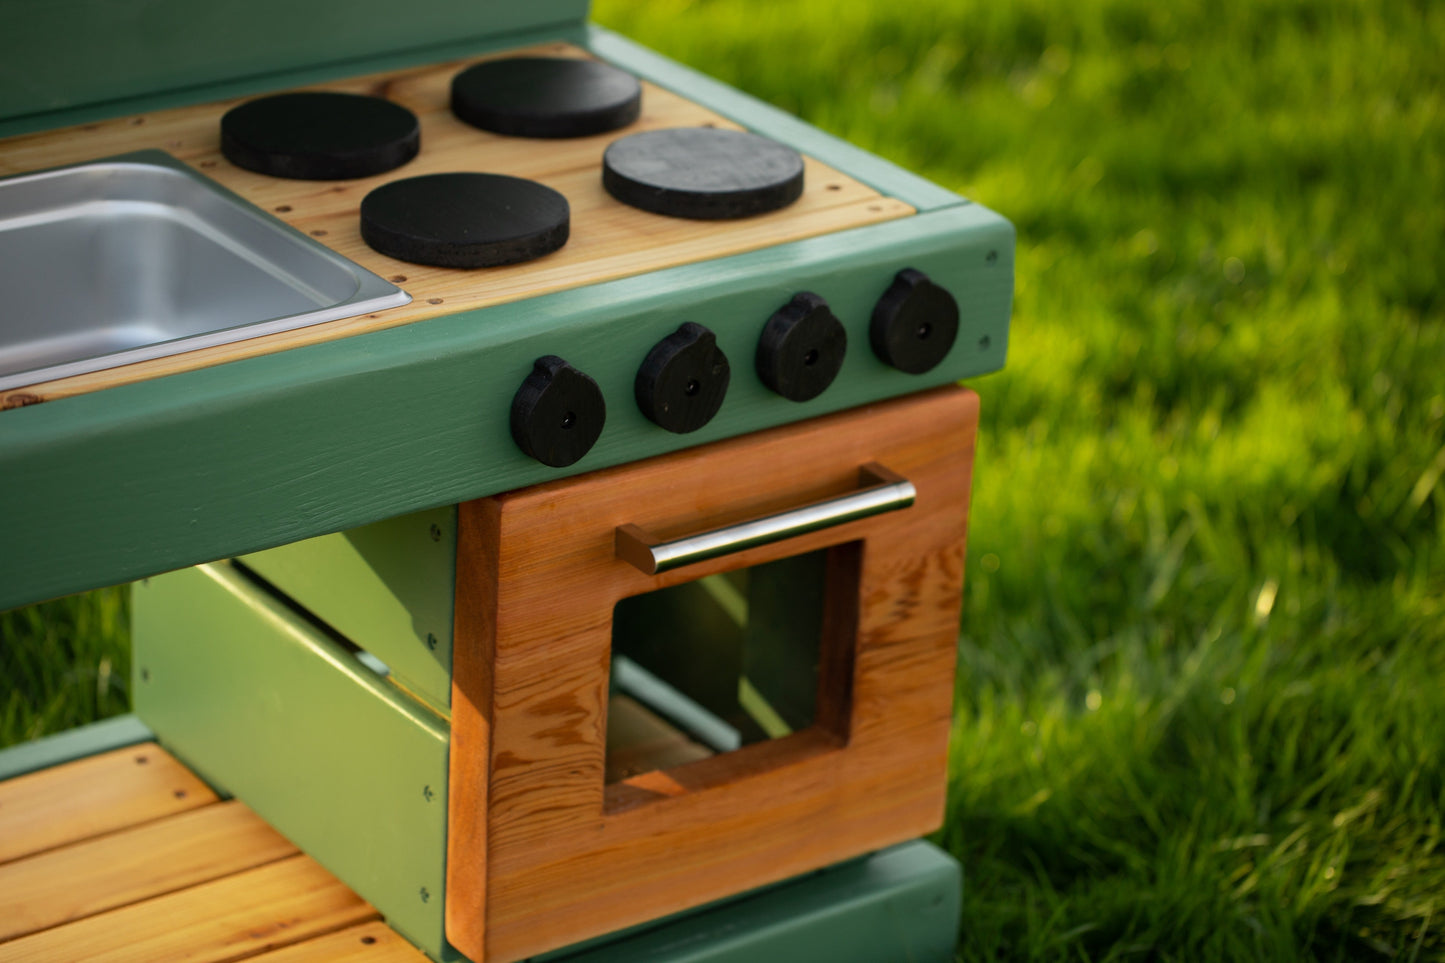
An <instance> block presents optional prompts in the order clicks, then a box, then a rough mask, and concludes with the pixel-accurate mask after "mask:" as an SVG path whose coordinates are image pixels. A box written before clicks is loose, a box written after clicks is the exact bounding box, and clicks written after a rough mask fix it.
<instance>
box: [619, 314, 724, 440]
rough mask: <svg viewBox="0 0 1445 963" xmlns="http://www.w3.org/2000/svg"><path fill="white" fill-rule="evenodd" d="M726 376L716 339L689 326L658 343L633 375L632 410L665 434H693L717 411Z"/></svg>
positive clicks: (699, 329) (688, 323)
mask: <svg viewBox="0 0 1445 963" xmlns="http://www.w3.org/2000/svg"><path fill="white" fill-rule="evenodd" d="M730 376H731V371H730V369H729V368H728V359H727V355H725V354H723V353H722V350H721V349H720V348H719V347H718V346H717V338H716V337H714V336H713V333H712V332H711V331H709V330H708V329H707V328H704V327H703V326H702V325H700V324H693V323H692V322H691V321H689V322H687V323H686V324H684V325H683V326H682V327H680V328H678V329H677V330H676V331H674V332H673V333H672V334H669V335H668V336H667V337H665V338H663V339H662V340H661V341H659V342H657V344H656V345H654V346H653V348H652V350H651V351H650V352H648V354H647V358H646V359H645V360H644V361H643V362H642V367H641V368H638V369H637V381H636V382H634V385H633V388H634V391H635V393H636V395H637V407H638V408H641V409H642V413H643V414H644V415H646V416H647V417H648V418H649V419H651V420H652V421H653V422H655V423H657V424H658V425H661V426H662V427H663V428H666V429H667V430H668V431H671V432H676V433H677V434H679V435H682V434H686V433H687V432H689V431H697V430H698V429H699V428H701V427H702V426H703V425H705V424H707V423H708V422H709V421H712V416H713V415H715V414H717V412H718V409H719V408H721V407H722V403H723V396H724V395H726V394H727V391H728V379H729V377H730Z"/></svg>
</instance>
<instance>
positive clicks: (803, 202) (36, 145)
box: [0, 43, 914, 409]
mask: <svg viewBox="0 0 1445 963" xmlns="http://www.w3.org/2000/svg"><path fill="white" fill-rule="evenodd" d="M524 52H525V53H529V54H546V55H552V56H573V57H586V56H589V54H587V53H586V52H585V51H583V50H582V49H580V48H578V47H575V46H572V45H569V44H561V43H555V44H547V45H543V46H539V47H532V48H527V49H526V50H514V51H509V52H507V53H505V54H498V55H494V56H510V55H515V54H519V53H524ZM481 59H487V58H471V59H468V60H465V61H461V60H459V61H453V62H448V63H442V64H434V65H430V66H426V67H421V68H412V69H407V70H398V71H391V72H385V73H377V74H371V75H368V76H363V77H356V78H352V79H349V80H344V81H338V82H334V83H327V84H320V85H316V86H314V87H311V88H307V89H316V90H337V91H346V92H351V93H367V94H373V95H378V96H384V97H386V98H388V99H390V100H393V101H396V102H397V103H400V104H403V105H405V106H406V107H408V108H410V109H411V110H412V111H414V112H415V113H416V114H417V116H418V118H419V120H420V122H421V129H422V150H421V154H420V155H419V156H418V157H417V158H416V159H415V160H413V161H412V162H410V163H409V164H407V165H405V166H403V167H401V168H399V169H397V170H395V171H391V172H388V173H386V174H382V175H379V176H376V177H369V178H363V179H359V180H353V181H336V182H331V181H288V180H280V179H277V178H272V177H267V176H264V175H261V174H256V173H253V172H250V171H246V170H242V169H240V168H238V167H236V166H234V165H232V164H231V163H230V162H228V161H227V160H225V158H223V157H222V156H221V153H220V117H221V115H222V114H223V113H225V111H226V110H228V109H230V108H231V107H233V106H235V105H236V104H238V103H241V102H242V100H241V99H236V100H228V101H222V102H218V103H211V104H205V105H200V106H192V107H183V108H178V109H175V110H168V111H160V112H156V113H152V114H141V115H136V116H131V117H119V118H114V119H112V120H107V121H103V122H100V123H93V124H85V125H82V126H79V127H70V128H64V129H60V130H52V131H44V132H41V133H36V134H28V135H24V136H20V137H14V138H10V139H7V140H0V175H9V174H17V173H23V172H26V171H33V170H40V169H44V168H47V167H54V166H59V165H63V164H72V163H78V162H81V161H86V160H92V159H95V158H99V157H106V156H110V155H114V154H121V153H126V152H129V151H135V150H143V149H149V148H157V149H161V150H165V151H167V152H169V153H170V154H172V155H173V156H175V157H177V158H179V159H180V160H182V161H184V162H186V163H187V164H190V165H191V166H193V167H195V168H196V169H197V170H199V171H200V172H202V173H204V174H206V175H207V176H209V177H211V178H213V179H214V180H216V181H217V182H219V183H221V184H222V185H224V186H225V187H227V188H229V189H231V190H233V191H235V192H236V193H238V194H240V195H241V196H243V197H245V198H246V199H248V200H250V201H251V202H252V203H254V204H256V205H258V206H259V207H261V208H262V209H264V210H266V211H269V212H271V213H272V214H274V215H275V216H276V217H279V218H281V219H282V220H284V221H286V222H287V223H288V224H290V225H292V226H293V227H295V228H297V229H299V230H301V231H304V232H306V233H307V234H309V235H311V236H312V237H314V238H316V239H317V240H318V241H320V242H321V243H323V244H325V245H327V246H328V247H330V248H331V249H332V250H335V251H337V252H338V253H340V254H343V255H345V256H346V257H348V258H350V259H352V260H353V261H355V262H357V263H358V264H360V265H362V266H363V267H366V268H367V269H369V270H371V271H373V272H375V273H377V274H379V275H381V276H382V277H384V278H388V279H389V280H391V281H392V282H394V283H396V284H397V285H398V286H400V287H402V288H403V289H404V290H406V291H407V292H408V293H409V294H411V295H412V298H413V300H412V302H411V304H409V305H406V306H404V307H399V308H394V309H391V310H388V311H383V312H379V313H376V314H369V315H364V316H361V317H356V318H350V319H345V320H340V321H331V322H327V323H323V324H318V325H313V326H311V327H306V328H300V329H297V330H293V331H288V332H283V333H280V334H273V335H268V336H264V337H260V338H254V339H251V340H248V341H241V342H237V343H234V344H228V345H223V346H219V347H215V348H205V349H201V350H197V351H191V352H187V353H184V354H180V355H175V356H173V357H169V358H162V359H157V360H154V361H145V362H140V363H136V364H131V365H126V366H123V367H120V368H112V369H110V370H107V371H99V372H94V373H90V374H84V375H78V376H74V377H71V378H65V379H61V380H57V381H50V382H47V383H43V384H36V385H31V386H27V387H21V388H13V389H8V390H6V391H4V392H3V393H0V409H5V408H14V407H20V406H23V405H28V404H34V403H36V402H39V401H45V400H49V399H52V398H59V397H65V396H67V395H74V394H80V393H84V392H89V391H95V390H99V389H102V388H107V387H112V386H115V385H122V384H127V383H131V382H135V381H140V380H144V379H147V378H153V377H158V376H160V375H165V374H171V373H174V372H179V371H188V370H193V369H196V368H202V367H207V366H209V365H215V364H221V363H223V362H227V361H234V360H237V359H240V358H247V357H253V356H256V355H261V354H269V353H271V352H275V351H281V350H284V349H287V348H292V347H298V346H301V345H307V344H314V343H318V342H321V341H328V340H332V339H336V338H342V337H347V336H350V335H354V334H361V333H365V332H368V331H375V330H379V329H382V328H387V327H391V326H393V325H399V324H406V323H409V322H413V321H419V320H422V319H425V318H430V317H437V316H440V315H445V314H454V313H457V312H460V311H469V310H472V309H475V308H481V307H486V306H489V305H494V304H501V303H504V302H508V301H516V300H520V299H523V298H528V297H533V296H536V295H540V294H546V293H549V292H553V291H560V290H564V289H568V288H576V287H581V286H584V285H589V284H596V283H599V282H602V281H608V280H613V279H616V278H622V277H628V276H632V275H637V274H642V273H646V272H650V271H657V270H661V269H664V268H668V267H674V266H677V265H680V264H688V263H693V262H697V261H703V260H709V259H712V258H718V257H724V256H727V255H732V254H739V253H742V252H745V251H752V250H757V249H759V248H764V247H768V246H771V245H775V244H780V243H784V242H787V241H794V240H799V239H802V238H806V237H813V236H817V235H821V234H827V233H831V232H834V231H840V230H845V229H847V228H852V227H859V226H862V225H866V224H873V223H878V222H881V221H887V220H893V219H895V218H899V217H904V216H907V215H909V214H912V213H914V209H913V208H912V207H910V206H909V205H907V204H905V203H903V202H902V201H899V200H897V199H894V198H889V197H885V196H883V195H881V194H879V193H878V192H877V191H875V190H873V189H872V188H870V187H868V186H866V185H864V184H862V183H860V182H859V181H857V180H854V179H853V178H850V177H848V176H846V175H844V174H842V173H840V172H839V171H837V170H835V169H833V168H831V167H828V166H827V165H824V164H822V163H820V162H818V161H816V160H814V159H812V158H806V159H805V160H806V165H807V166H806V173H805V178H806V187H805V190H804V194H803V196H802V198H800V199H799V200H798V201H797V202H796V203H794V204H793V205H791V206H790V207H788V208H785V209H784V210H781V211H776V212H774V213H771V214H765V215H761V216H758V217H751V218H746V219H743V220H738V221H722V222H718V221H689V220H681V219H676V218H667V217H660V216H657V215H654V214H649V213H646V212H644V211H639V210H636V209H634V208H631V207H627V206H626V205H623V204H621V203H619V202H618V201H615V200H614V199H613V198H612V197H610V196H609V195H608V194H607V193H606V192H605V191H604V190H603V188H602V183H601V175H600V171H601V157H602V152H603V150H604V149H605V148H606V147H607V145H608V144H609V143H611V142H612V141H613V140H614V139H616V138H617V137H619V136H623V135H625V134H627V133H633V132H636V131H640V130H648V129H657V128H666V127H679V126H703V125H713V126H717V127H731V128H736V127H737V126H738V125H737V124H734V123H732V122H731V121H728V120H726V119H724V118H723V117H722V116H720V115H718V114H716V113H714V112H712V111H710V110H708V109H706V108H704V107H701V106H699V105H698V104H696V103H693V102H691V101H689V100H687V99H685V98H683V97H681V96H679V95H677V94H674V93H671V92H669V91H667V90H664V89H662V88H660V87H658V86H656V85H654V84H650V83H644V84H643V111H642V116H641V118H640V119H639V120H638V122H637V123H636V124H634V125H632V126H631V127H628V128H626V129H625V130H624V131H621V132H617V131H614V132H610V133H607V134H600V135H597V136H593V137H584V138H577V139H573V140H560V141H557V140H550V141H541V140H527V139H521V138H511V137H502V136H499V135H495V134H489V133H486V132H484V131H480V130H477V129H475V128H472V127H470V126H468V125H466V124H464V123H462V122H461V121H458V120H457V119H456V118H454V117H453V116H452V114H451V110H450V108H449V106H448V97H449V90H450V82H451V78H452V76H453V75H454V74H456V73H457V72H458V71H460V70H461V69H462V68H463V67H465V66H466V65H468V64H470V63H474V62H476V61H477V60H481ZM442 171H487V172H495V173H504V174H512V175H515V176H522V177H528V178H531V179H533V180H536V181H540V182H541V183H543V184H546V185H547V186H549V187H552V188H554V189H556V190H558V191H560V192H561V193H562V194H564V195H565V196H566V197H567V199H568V201H569V203H570V204H571V207H572V234H571V239H570V240H569V241H568V243H567V245H566V246H565V247H564V248H563V249H562V250H560V251H558V252H556V253H554V254H551V255H548V256H546V257H543V258H540V259H538V260H536V261H532V262H528V263H525V264H518V265H511V266H508V267H500V268H487V269H481V270H473V271H468V270H457V269H449V268H433V267H424V266H421V265H415V264H408V263H405V262H402V261H397V260H393V259H391V258H388V257H385V256H383V255H380V254H377V253H376V252H374V251H372V250H371V248H369V247H368V246H367V245H366V243H365V242H364V241H362V239H361V235H360V230H359V220H358V213H357V212H358V209H359V207H360V203H361V199H362V198H363V197H364V196H365V195H366V194H367V192H369V191H370V190H372V189H373V188H374V187H377V186H378V185H380V184H383V183H386V182H388V181H392V180H396V179H398V178H402V177H411V176H416V175H420V174H429V173H437V172H442Z"/></svg>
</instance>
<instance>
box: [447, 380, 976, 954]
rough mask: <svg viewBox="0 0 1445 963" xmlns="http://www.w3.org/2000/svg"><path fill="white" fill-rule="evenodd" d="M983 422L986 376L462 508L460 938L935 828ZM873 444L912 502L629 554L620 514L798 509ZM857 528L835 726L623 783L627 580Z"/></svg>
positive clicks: (472, 943) (687, 896)
mask: <svg viewBox="0 0 1445 963" xmlns="http://www.w3.org/2000/svg"><path fill="white" fill-rule="evenodd" d="M977 420H978V399H977V396H976V395H974V394H973V393H972V392H971V391H968V390H965V389H962V388H956V387H949V388H942V389H937V390H934V391H929V392H924V393H921V394H918V395H913V396H909V397H906V398H902V399H896V400H893V401H889V402H885V403H882V404H877V405H872V406H868V407H865V408H861V409H855V410H853V411H850V412H842V413H839V414H835V415H829V416H825V417H823V418H819V419H815V420H813V421H810V422H804V423H800V424H795V425H790V426H786V427H783V428H778V429H773V430H771V431H766V432H762V433H758V434H754V435H749V436H745V437H742V438H736V439H731V440H727V441H722V442H718V443H715V444H711V445H706V446H703V447H700V448H696V449H691V450H687V451H682V452H677V453H674V454H670V455H665V456H662V457H659V458H654V459H650V460H648V461H644V462H639V463H635V464H631V465H623V466H619V467H616V468H611V469H605V470H602V471H598V472H593V473H591V474H589V475H583V476H580V477H576V478H572V479H567V480H565V481H560V482H555V483H547V484H543V485H538V486H534V487H532V488H527V489H522V490H519V491H516V492H510V493H507V494H504V495H499V496H495V497H491V498H485V499H479V500H477V501H474V502H469V503H466V504H464V505H462V506H461V507H460V511H459V517H458V523H459V533H458V553H457V555H458V557H457V596H456V597H457V610H456V635H455V639H456V642H455V649H454V656H453V659H454V665H453V693H452V744H451V761H450V771H451V775H450V788H449V807H450V808H449V818H448V823H449V832H448V847H447V850H448V859H447V894H446V920H447V936H448V939H449V940H450V942H451V943H452V944H453V945H454V946H455V947H456V948H457V949H459V950H460V951H462V952H463V953H465V954H466V955H468V956H469V957H471V958H472V959H473V960H476V961H479V963H480V961H489V963H490V961H498V963H505V961H512V960H519V959H523V958H525V957H527V956H531V955H534V954H537V953H541V952H545V951H547V950H550V949H554V948H557V947H560V946H566V945H569V944H571V943H575V942H577V941H579V940H583V939H587V938H590V937H594V936H598V935H601V934H603V933H607V932H611V931H614V930H618V929H621V928H624V927H627V926H631V925H634V924H637V923H641V922H645V921H647V920H651V919H656V918H658V917H661V916H665V915H668V914H671V913H675V912H679V911H681V910H684V909H687V908H690V907H693V906H697V905H700V904H703V903H707V902H710V901H713V900H716V899H720V898H723V897H727V896H731V895H734V894H736V893H738V892H742V891H745V890H748V889H752V888H755V887H757V886H761V885H765V884H767V883H771V882H775V881H778V880H781V879H785V878H787V877H790V876H794V875H797V874H799V873H803V872H808V871H810V870H814V869H818V868H821V867H823V866H826V865H829V864H831V863H834V862H837V861H839V860H841V859H846V858H849V857H853V856H857V855H860V854H862V853H866V852H869V851H871V850H875V849H878V848H880V847H882V846H887V845H891V844H893V843H897V842H901V841H903V840H906V839H911V838H914V837H916V836H918V835H920V834H923V833H927V832H930V831H932V830H934V829H936V828H937V827H938V826H939V825H940V823H941V821H942V816H943V803H944V793H945V788H946V765H947V743H948V734H949V730H950V727H951V713H952V705H953V691H954V682H953V677H954V662H955V657H956V640H957V634H958V619H959V609H960V600H961V592H962V585H963V562H964V541H965V534H966V530H967V514H968V501H969V489H970V480H971V474H972V467H973V449H974V437H975V432H976V428H977ZM872 462H876V463H879V464H881V465H883V466H884V467H886V468H887V469H889V470H891V471H892V472H895V473H897V474H899V475H902V476H904V477H905V478H907V479H909V480H910V481H911V482H912V483H913V485H914V487H915V488H916V490H917V497H916V500H915V503H914V504H913V505H912V506H911V507H909V508H906V509H902V510H899V511H893V512H890V513H887V514H883V515H878V516H874V517H871V518H865V519H862V520H858V521H852V522H846V523H844V524H841V525H838V526H836V527H832V528H827V529H823V530H820V531H815V532H811V533H809V534H805V535H800V536H797V537H794V538H789V539H787V540H785V541H782V542H778V543H775V544H771V545H765V546H760V547H757V548H752V549H747V550H744V551H741V552H737V553H735V554H730V555H726V556H724V557H721V558H716V559H712V560H710V561H705V562H699V563H696V564H692V565H688V566H685V567H683V568H679V569H676V570H673V571H670V572H666V573H663V574H660V575H646V574H644V573H642V572H641V571H639V570H638V569H637V568H636V567H634V566H633V565H630V564H628V563H627V562H625V561H623V560H621V559H620V558H618V557H617V552H616V540H615V533H616V530H617V528H618V527H620V526H624V525H629V524H635V525H639V526H641V527H643V528H645V529H647V530H648V531H649V532H653V533H656V534H658V535H660V536H662V537H676V536H680V535H683V534H687V533H690V532H695V531H699V530H703V529H710V528H713V527H716V526H718V525H727V524H731V523H734V522H737V521H741V520H744V519H747V518H752V517H758V516H760V515H766V514H770V513H775V512H779V511H784V510H788V509H790V508H794V507H797V506H798V505H801V504H805V503H809V502H813V501H817V500H819V499H825V498H830V497H835V496H837V495H840V494H843V493H845V492H847V491H849V490H850V489H852V488H854V487H856V486H857V484H858V474H859V469H860V468H861V467H862V466H864V465H867V464H869V463H872ZM836 547H841V548H837V550H835V551H832V552H830V566H829V567H830V584H829V587H828V595H829V597H830V599H831V598H840V597H845V596H846V593H847V589H846V587H842V586H840V585H839V579H838V576H840V575H846V574H847V573H848V570H849V569H850V568H851V569H852V571H853V573H856V583H855V584H854V585H853V587H852V593H853V594H852V595H851V596H846V597H847V604H845V605H843V606H842V607H841V608H839V609H838V610H836V611H835V613H834V615H832V616H831V619H832V621H831V622H829V621H828V618H829V617H825V628H824V638H823V650H822V664H821V667H820V676H822V684H821V685H820V694H821V695H822V698H821V699H820V701H819V706H818V721H817V723H816V724H815V725H814V726H812V727H810V728H809V729H806V730H804V731H802V732H798V733H795V734H793V735H791V736H786V737H784V738H781V739H774V740H770V741H767V742H763V743H758V744H755V745H752V746H747V747H744V748H743V749H740V750H737V751H735V752H731V753H727V754H724V755H720V756H716V757H712V758H709V759H705V760H701V761H698V762H694V763H689V764H687V765H684V766H681V767H678V768H675V769H669V770H665V771H660V772H653V773H644V774H641V775H638V776H635V777H633V778H632V779H629V780H626V781H625V782H622V783H616V784H613V785H612V786H606V785H604V773H603V770H604V761H605V743H606V731H607V695H608V673H609V666H610V656H611V638H612V612H613V608H614V606H615V605H616V603H617V601H618V600H620V599H622V598H625V597H629V596H633V595H638V594H642V593H644V592H649V591H653V590H656V589H660V588H665V587H668V586H671V585H676V584H680V583H683V582H689V581H692V580H695V579H698V578H702V577H704V576H706V575H711V574H714V573H718V572H724V571H731V570H733V569H737V568H743V567H748V566H753V565H759V564H762V563H764V562H767V561H771V560H774V559H777V558H783V557H788V556H793V555H799V554H803V553H806V552H811V551H815V550H819V549H826V548H836ZM839 592H843V593H844V596H840V595H839V594H838V593H839ZM850 613H851V614H852V615H856V620H854V619H851V618H849V615H850ZM840 616H841V617H840ZM830 692H831V693H834V694H835V695H834V696H830V695H829V693H830Z"/></svg>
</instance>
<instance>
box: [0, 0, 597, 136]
mask: <svg viewBox="0 0 1445 963" xmlns="http://www.w3.org/2000/svg"><path fill="white" fill-rule="evenodd" d="M587 9H588V0H529V2H527V3H507V2H504V0H409V2H407V3H405V4H397V3H393V2H391V0H303V2H300V3H298V2H295V0H207V2H204V3H197V2H195V0H124V2H117V0H3V3H0V24H3V28H0V118H8V117H21V116H25V115H28V114H37V113H43V112H46V111H53V110H61V109H65V108H70V107H76V106H79V105H83V104H91V103H97V102H103V101H111V100H117V99H121V98H127V97H136V96H142V95H145V94H153V93H162V92H165V91H171V90H179V89H183V88H186V87H193V86H197V85H200V84H208V83H214V82H217V81H224V80H234V79H237V78H242V77H255V76H260V75H264V74H269V73H275V72H278V71H285V70H294V69H297V68H301V67H312V66H315V65H317V64H328V63H341V62H345V61H355V60H359V59H363V58H367V57H374V56H378V55H382V54H388V53H395V52H398V51H403V50H409V49H416V48H421V47H429V46H434V45H437V44H442V43H450V42H454V41H459V40H470V41H473V42H478V43H479V42H482V41H485V40H486V39H487V38H491V37H496V36H499V35H503V34H511V33H517V32H520V31H526V30H535V29H538V28H542V27H554V28H562V27H566V26H569V25H575V24H580V23H582V22H583V21H584V20H586V18H587ZM361 72H364V71H361Z"/></svg>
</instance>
